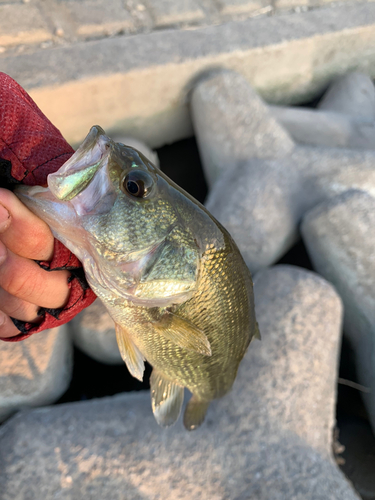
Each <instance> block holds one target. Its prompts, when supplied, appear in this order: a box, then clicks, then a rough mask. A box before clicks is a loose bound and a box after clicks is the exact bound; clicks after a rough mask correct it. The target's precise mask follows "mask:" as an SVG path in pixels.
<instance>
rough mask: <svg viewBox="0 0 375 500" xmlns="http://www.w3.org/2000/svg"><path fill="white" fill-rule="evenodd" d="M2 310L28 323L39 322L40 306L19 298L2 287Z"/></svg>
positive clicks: (0, 305) (0, 297) (0, 295)
mask: <svg viewBox="0 0 375 500" xmlns="http://www.w3.org/2000/svg"><path fill="white" fill-rule="evenodd" d="M0 310H1V311H2V312H4V313H5V314H7V315H8V316H11V317H12V318H15V319H18V320H20V321H26V322H27V323H33V322H37V321H38V319H39V316H38V310H39V306H37V305H35V304H32V303H31V302H26V301H25V300H22V299H19V298H18V297H15V296H14V295H11V294H10V293H8V292H7V291H6V290H3V289H2V288H0Z"/></svg>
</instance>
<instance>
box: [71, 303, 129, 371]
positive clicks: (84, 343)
mask: <svg viewBox="0 0 375 500" xmlns="http://www.w3.org/2000/svg"><path fill="white" fill-rule="evenodd" d="M69 327H70V331H71V335H72V339H73V342H74V343H75V345H76V346H77V347H79V349H81V351H83V352H84V353H85V354H87V355H88V356H90V357H91V358H93V359H95V360H96V361H99V362H101V363H105V364H108V365H116V364H119V365H122V364H123V363H124V362H123V360H122V358H121V356H120V352H119V350H118V346H117V340H116V332H115V325H114V323H113V319H112V318H111V317H110V315H109V314H108V312H107V310H106V308H105V307H104V305H103V304H102V302H100V300H99V299H96V301H95V302H94V303H93V304H91V306H89V307H87V308H86V309H84V310H83V311H81V312H80V313H79V314H77V316H76V317H75V318H73V319H72V321H71V322H70V323H69Z"/></svg>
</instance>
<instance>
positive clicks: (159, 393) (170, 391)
mask: <svg viewBox="0 0 375 500" xmlns="http://www.w3.org/2000/svg"><path fill="white" fill-rule="evenodd" d="M150 385H151V405H152V411H153V412H154V417H155V419H156V421H157V423H158V424H159V425H161V426H162V427H168V426H170V425H173V424H174V423H175V422H176V420H177V419H178V417H179V415H180V413H181V407H182V403H183V401H184V388H183V387H181V386H180V385H177V384H176V383H175V382H172V381H171V380H168V379H167V378H165V377H164V376H163V375H161V373H159V372H158V371H157V370H156V369H155V368H154V369H153V370H152V373H151V377H150Z"/></svg>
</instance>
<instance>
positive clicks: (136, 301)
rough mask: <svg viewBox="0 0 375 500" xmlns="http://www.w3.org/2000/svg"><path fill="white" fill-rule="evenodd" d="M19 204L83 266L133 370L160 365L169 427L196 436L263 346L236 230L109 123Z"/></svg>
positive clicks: (155, 399)
mask: <svg viewBox="0 0 375 500" xmlns="http://www.w3.org/2000/svg"><path fill="white" fill-rule="evenodd" d="M47 184H48V186H47V187H43V186H33V187H30V186H19V187H17V189H16V195H17V196H18V197H19V199H20V200H21V201H22V202H23V203H24V204H25V205H26V206H27V207H28V208H29V209H30V210H31V211H32V212H34V213H35V214H36V215H37V216H39V217H40V218H41V219H43V220H44V221H45V222H46V223H47V224H48V225H49V227H50V228H51V231H52V233H53V235H54V237H55V238H57V239H58V240H60V241H61V242H62V243H63V244H64V245H65V246H66V247H67V248H68V249H69V250H71V251H72V252H73V253H74V254H75V255H76V256H77V257H78V259H79V260H80V261H81V262H82V265H83V268H84V271H85V276H86V279H87V282H88V284H89V286H90V287H91V288H92V290H93V291H94V292H95V294H96V295H97V297H99V298H100V299H101V301H102V302H103V303H104V305H105V307H106V308H107V310H108V312H109V314H110V316H111V317H112V318H113V320H114V323H115V331H116V338H117V343H118V347H119V350H120V353H121V356H122V358H123V360H124V361H125V363H126V365H127V367H128V370H129V372H130V373H131V374H132V375H133V376H134V377H135V378H137V379H139V380H142V378H143V373H144V367H145V361H147V362H148V363H149V364H150V365H151V366H152V368H153V369H152V373H151V376H150V393H151V406H152V411H153V413H154V416H155V418H156V421H157V422H158V424H159V425H161V426H164V427H167V426H170V425H172V424H174V423H175V422H176V421H177V419H178V418H179V415H180V412H181V409H182V405H183V400H184V392H185V388H187V389H188V390H189V391H190V392H191V394H192V396H191V398H190V400H189V402H188V404H187V405H186V408H185V412H184V417H183V423H184V426H185V428H186V429H188V430H193V429H196V428H197V427H199V425H201V423H202V422H203V421H204V418H205V415H206V412H207V409H208V406H209V404H210V402H211V401H212V400H214V399H217V398H220V397H222V396H224V395H225V394H226V393H228V391H229V390H230V389H231V387H232V385H233V383H234V380H235V378H236V374H237V370H238V367H239V364H240V362H241V360H242V358H243V357H244V355H245V353H246V351H247V348H248V346H249V344H250V342H251V340H252V339H253V338H260V334H259V329H258V324H257V322H256V318H255V311H254V295H253V282H252V278H251V274H250V272H249V270H248V268H247V266H246V264H245V262H244V260H243V258H242V256H241V254H240V252H239V250H238V248H237V246H236V244H235V242H234V241H233V239H232V238H231V236H230V235H229V233H228V232H227V231H226V230H225V229H224V228H223V227H222V226H221V224H220V223H219V222H218V221H217V220H216V219H215V218H214V217H213V216H212V215H211V214H210V213H209V212H208V211H207V210H206V208H205V207H204V206H203V205H201V204H200V203H199V202H198V201H197V200H195V199H194V198H193V197H192V196H190V195H189V194H188V193H186V192H185V191H184V190H183V189H181V188H180V187H179V186H178V185H176V184H175V183H174V182H173V181H172V180H170V179H169V178H168V177H167V176H166V175H165V174H164V173H163V172H162V171H161V170H160V169H159V168H157V167H155V166H154V165H153V164H152V163H151V162H150V161H149V160H148V159H147V158H146V157H145V156H144V155H143V154H142V153H141V152H140V151H138V150H136V149H134V148H131V147H129V146H126V145H124V144H121V143H116V142H114V141H112V140H111V139H110V138H109V137H108V136H107V135H106V134H105V132H104V130H103V129H102V128H101V127H99V126H94V127H92V128H91V130H90V132H89V134H88V136H87V137H86V139H85V140H84V141H83V143H82V145H81V146H80V147H79V148H78V149H77V151H76V152H75V153H74V154H73V156H72V157H71V158H70V159H69V160H68V161H67V162H66V163H64V164H63V165H62V166H61V167H60V169H59V170H58V171H56V172H55V173H52V174H50V175H49V176H48V178H47Z"/></svg>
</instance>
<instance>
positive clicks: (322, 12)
mask: <svg viewBox="0 0 375 500" xmlns="http://www.w3.org/2000/svg"><path fill="white" fill-rule="evenodd" d="M128 1H129V0H128ZM374 46H375V4H374V3H373V2H368V3H367V2H366V3H358V4H357V3H356V4H354V5H345V4H344V5H341V6H337V7H336V8H334V9H317V10H312V11H309V12H304V13H300V14H297V13H295V14H293V15H292V16H291V15H280V16H270V17H260V18H256V19H247V20H245V21H241V22H231V23H224V24H221V25H219V26H210V27H205V28H200V29H195V30H158V31H155V32H153V33H150V34H139V35H136V36H128V37H127V36H125V37H114V38H106V39H103V40H100V41H91V42H87V43H76V44H73V45H67V46H60V47H56V48H53V49H50V50H38V51H36V52H33V53H30V54H29V53H28V54H18V55H12V54H9V55H8V56H5V55H4V54H3V55H2V56H1V69H2V71H4V72H6V73H8V74H10V75H11V76H12V77H13V78H15V79H16V80H17V81H18V82H19V83H20V84H21V85H22V86H23V87H25V88H26V90H28V91H30V93H31V95H32V97H33V98H34V99H35V100H36V102H37V103H38V105H39V106H40V107H41V109H42V110H43V112H44V113H45V114H46V115H47V116H48V118H49V119H51V121H52V122H53V123H55V124H56V126H57V127H58V128H59V129H60V130H61V131H62V133H63V134H64V136H65V137H66V139H67V140H68V141H69V142H70V143H72V144H77V143H80V142H82V140H83V139H84V137H85V136H86V135H87V132H88V130H89V129H90V127H91V126H92V124H93V123H98V124H100V125H101V126H102V127H103V128H104V129H105V130H106V131H107V132H108V133H110V134H112V135H113V133H114V132H119V131H122V132H123V133H126V134H128V135H133V136H134V135H135V136H136V137H138V138H140V139H142V140H144V141H145V142H147V143H148V144H150V145H151V146H152V147H156V146H160V145H162V144H166V143H171V142H173V141H175V140H178V139H181V138H183V137H189V136H191V135H192V126H191V121H190V115H189V110H188V106H187V101H188V99H187V95H188V92H189V90H190V89H191V88H192V81H193V80H194V78H195V77H196V76H197V75H198V74H199V73H201V72H202V71H207V70H208V69H210V68H218V67H225V68H228V69H231V70H234V71H238V72H239V73H241V74H242V75H243V76H244V77H245V78H246V80H247V81H248V82H250V83H251V84H252V85H253V86H254V88H255V89H256V90H257V91H259V93H260V95H261V96H262V97H263V98H264V99H265V100H266V101H269V102H272V103H278V104H290V103H298V102H304V101H306V100H308V99H311V98H312V97H313V96H315V95H317V93H319V92H322V91H323V90H324V88H325V87H326V86H327V85H328V83H329V82H330V81H331V80H332V78H333V77H334V76H336V75H337V74H340V73H342V72H343V71H345V70H346V69H347V68H357V69H358V70H361V71H368V72H369V75H370V76H375V64H374V62H375V54H374V51H373V47H374ZM343 47H345V50H343ZM108 89H110V90H108Z"/></svg>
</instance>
